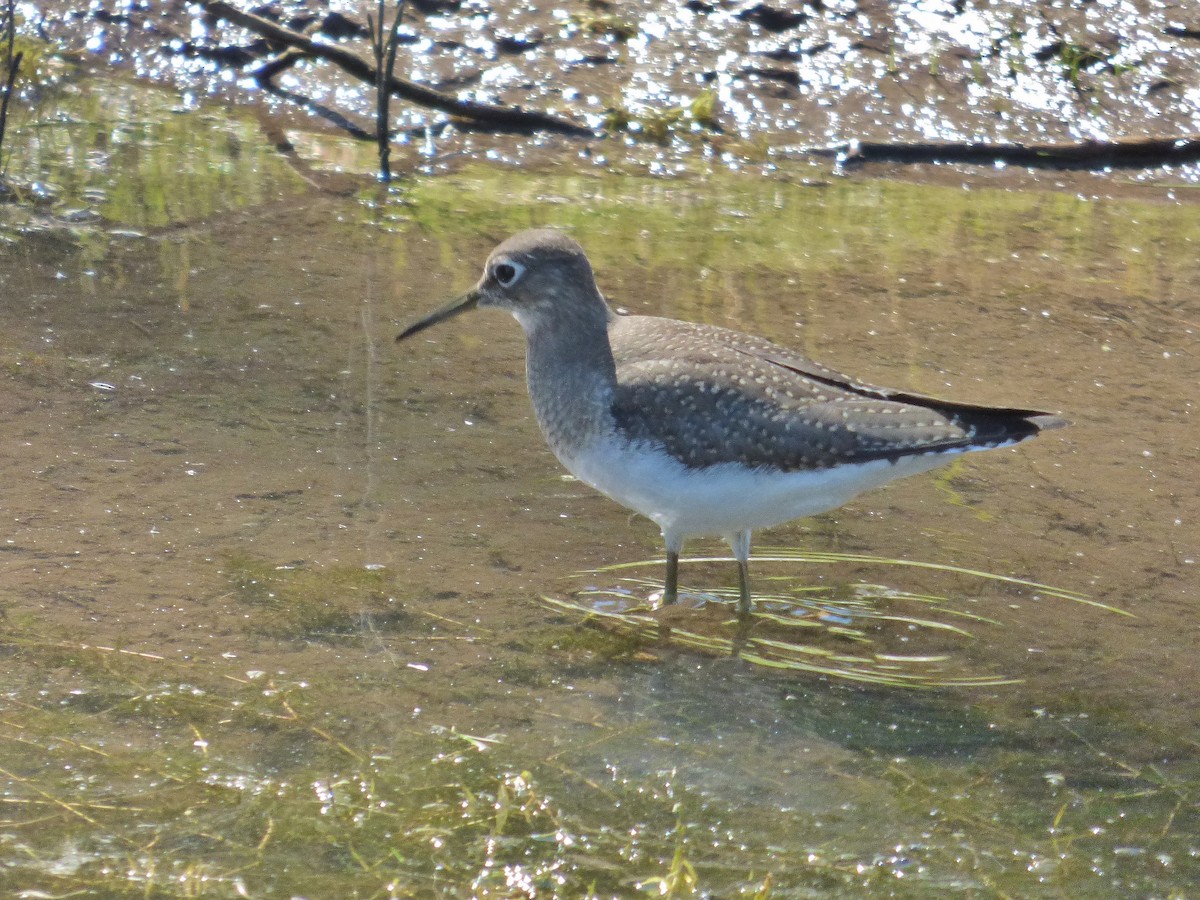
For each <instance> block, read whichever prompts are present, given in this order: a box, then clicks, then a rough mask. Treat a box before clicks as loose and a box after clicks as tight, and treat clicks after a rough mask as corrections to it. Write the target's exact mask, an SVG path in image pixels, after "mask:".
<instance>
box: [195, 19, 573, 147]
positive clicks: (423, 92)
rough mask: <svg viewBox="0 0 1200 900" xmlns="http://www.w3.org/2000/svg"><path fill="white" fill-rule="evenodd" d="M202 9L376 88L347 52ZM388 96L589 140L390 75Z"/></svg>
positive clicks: (548, 117) (560, 124)
mask: <svg viewBox="0 0 1200 900" xmlns="http://www.w3.org/2000/svg"><path fill="white" fill-rule="evenodd" d="M202 2H203V4H204V8H205V9H206V10H207V11H208V12H209V13H211V14H213V15H215V16H220V17H221V18H223V19H227V20H228V21H230V22H232V23H233V24H234V25H237V26H239V27H241V28H245V29H247V30H248V31H253V32H254V33H255V34H258V35H261V36H262V37H265V38H266V39H267V40H268V41H271V42H272V43H275V44H280V45H283V46H286V47H294V48H295V49H297V50H300V51H302V52H304V53H306V54H307V55H309V56H313V57H316V58H318V59H323V60H325V61H327V62H331V63H333V64H334V65H336V66H338V67H339V68H341V69H343V70H345V71H346V72H348V73H349V74H351V75H353V76H354V77H355V78H358V79H360V80H361V81H366V82H368V83H370V84H375V83H376V79H377V77H378V76H377V74H376V70H375V66H374V65H372V64H371V61H370V60H367V59H364V58H363V57H362V56H360V55H359V54H357V53H355V52H353V51H352V50H347V49H345V48H344V47H339V46H337V45H336V44H326V43H323V42H321V41H314V40H313V39H312V38H310V37H308V36H307V35H304V34H300V33H299V32H296V31H292V30H291V29H288V28H284V27H283V26H281V25H278V24H277V23H275V22H272V21H270V20H268V19H264V18H262V17H261V16H256V15H253V14H251V13H246V12H242V11H241V10H240V9H238V8H237V7H236V6H234V5H233V4H231V3H227V2H225V0H202ZM387 86H388V91H389V92H390V93H392V94H395V95H396V96H397V97H400V98H402V99H405V100H408V101H410V102H412V103H415V104H417V105H419V106H427V107H430V108H431V109H437V110H441V111H442V112H445V113H449V114H450V115H452V116H461V117H462V118H466V119H471V120H473V121H476V122H481V123H484V124H487V125H493V126H501V127H508V128H514V129H528V130H535V131H536V130H540V131H556V132H559V133H561V134H572V135H577V136H592V135H593V134H594V133H593V132H592V130H591V129H589V128H585V127H584V126H582V125H579V124H577V123H575V122H572V121H571V120H569V119H564V118H562V117H560V116H556V115H553V114H551V113H547V112H542V111H541V110H534V109H522V108H520V107H512V106H493V105H492V104H490V103H476V102H474V101H471V100H460V99H459V98H457V97H453V96H451V95H449V94H444V93H442V92H441V91H435V90H434V89H433V88H429V87H426V86H424V85H421V84H417V83H416V82H413V81H409V80H407V79H405V78H398V77H397V76H395V75H392V76H390V77H389V78H387Z"/></svg>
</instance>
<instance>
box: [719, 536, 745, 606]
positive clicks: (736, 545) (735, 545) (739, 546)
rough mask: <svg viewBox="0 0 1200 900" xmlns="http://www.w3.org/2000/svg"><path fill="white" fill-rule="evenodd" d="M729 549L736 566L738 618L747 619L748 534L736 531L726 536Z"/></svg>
mask: <svg viewBox="0 0 1200 900" xmlns="http://www.w3.org/2000/svg"><path fill="white" fill-rule="evenodd" d="M725 540H727V541H728V542H729V548H730V549H731V550H733V556H734V558H735V559H736V560H737V564H738V618H740V619H748V618H749V617H750V613H751V605H750V532H749V531H737V532H734V533H733V534H730V535H726V536H725Z"/></svg>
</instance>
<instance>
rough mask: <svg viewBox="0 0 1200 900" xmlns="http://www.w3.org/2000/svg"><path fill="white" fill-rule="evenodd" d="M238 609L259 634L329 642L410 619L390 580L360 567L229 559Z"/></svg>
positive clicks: (243, 557) (227, 571)
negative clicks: (249, 612)
mask: <svg viewBox="0 0 1200 900" xmlns="http://www.w3.org/2000/svg"><path fill="white" fill-rule="evenodd" d="M222 571H223V572H224V574H225V577H226V579H227V580H228V581H229V583H230V586H231V588H232V590H233V594H234V596H236V598H237V601H238V603H239V604H241V605H244V606H245V607H246V608H247V609H251V610H254V613H253V614H252V615H251V617H250V627H251V628H253V629H255V630H257V631H259V632H260V633H262V634H268V635H272V636H276V637H287V638H307V639H316V640H331V639H333V638H335V637H338V636H347V635H356V634H358V633H360V631H361V630H362V627H363V625H364V624H365V623H368V622H369V623H370V625H371V627H372V628H373V629H381V628H382V629H387V628H394V627H396V626H397V625H399V624H401V623H403V622H404V621H406V620H407V619H408V618H409V617H410V613H408V612H407V611H406V610H405V609H404V607H403V604H401V603H400V602H399V600H398V599H397V598H396V597H395V595H394V594H395V589H394V585H393V581H394V575H393V574H392V573H390V572H388V571H386V570H382V569H366V568H363V567H360V566H325V567H319V568H318V567H313V568H307V567H297V566H291V565H277V564H275V563H273V562H270V561H266V560H260V559H255V558H253V557H251V556H248V555H245V554H231V555H229V556H228V557H226V559H225V564H224V566H223V567H222Z"/></svg>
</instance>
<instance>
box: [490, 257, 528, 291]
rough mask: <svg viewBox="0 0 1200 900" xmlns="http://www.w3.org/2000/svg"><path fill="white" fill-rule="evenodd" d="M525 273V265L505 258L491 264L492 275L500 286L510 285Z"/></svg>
mask: <svg viewBox="0 0 1200 900" xmlns="http://www.w3.org/2000/svg"><path fill="white" fill-rule="evenodd" d="M524 274H525V267H524V266H523V265H521V264H520V263H519V262H513V261H512V260H505V261H504V262H498V263H496V264H495V265H494V266H492V277H493V278H495V279H496V282H497V283H498V284H499V285H500V287H512V286H513V285H514V284H516V283H517V281H518V280H519V279H520V277H521V276H522V275H524Z"/></svg>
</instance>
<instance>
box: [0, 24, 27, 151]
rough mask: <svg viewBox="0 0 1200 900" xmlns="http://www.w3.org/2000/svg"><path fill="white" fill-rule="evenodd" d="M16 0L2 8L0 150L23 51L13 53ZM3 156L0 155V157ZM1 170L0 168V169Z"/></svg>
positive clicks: (15, 37)
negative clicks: (3, 73) (2, 73)
mask: <svg viewBox="0 0 1200 900" xmlns="http://www.w3.org/2000/svg"><path fill="white" fill-rule="evenodd" d="M16 6H17V4H16V0H8V2H7V4H6V5H5V8H4V67H5V75H4V88H3V91H2V92H0V151H3V149H4V133H5V130H6V129H7V127H8V104H9V101H10V100H11V99H12V93H13V86H14V85H15V84H16V82H17V72H18V71H19V70H20V68H21V59H22V57H23V56H24V53H23V52H20V53H14V52H13V50H14V48H15V46H16V39H17V9H16ZM2 158H3V157H2V156H0V159H2ZM0 171H2V170H0Z"/></svg>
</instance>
